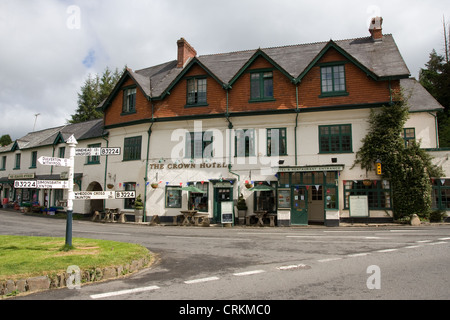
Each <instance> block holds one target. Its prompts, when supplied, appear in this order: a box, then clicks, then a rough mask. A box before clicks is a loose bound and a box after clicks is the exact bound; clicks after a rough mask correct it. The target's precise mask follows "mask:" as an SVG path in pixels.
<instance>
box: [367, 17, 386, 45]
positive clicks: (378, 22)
mask: <svg viewBox="0 0 450 320" xmlns="http://www.w3.org/2000/svg"><path fill="white" fill-rule="evenodd" d="M382 25H383V18H382V17H374V18H372V21H371V22H370V27H369V32H370V34H371V35H372V39H373V40H375V41H381V40H382V39H383V28H382Z"/></svg>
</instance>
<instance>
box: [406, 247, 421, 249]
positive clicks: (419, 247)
mask: <svg viewBox="0 0 450 320" xmlns="http://www.w3.org/2000/svg"><path fill="white" fill-rule="evenodd" d="M420 247H421V246H406V247H404V248H406V249H414V248H420Z"/></svg>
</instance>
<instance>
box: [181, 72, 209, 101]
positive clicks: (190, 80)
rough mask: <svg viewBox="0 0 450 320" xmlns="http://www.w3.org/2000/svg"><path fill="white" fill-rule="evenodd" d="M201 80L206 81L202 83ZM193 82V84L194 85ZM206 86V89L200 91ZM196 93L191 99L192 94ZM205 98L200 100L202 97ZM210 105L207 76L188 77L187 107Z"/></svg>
mask: <svg viewBox="0 0 450 320" xmlns="http://www.w3.org/2000/svg"><path fill="white" fill-rule="evenodd" d="M200 81H202V82H203V81H204V84H201V85H200V83H199V82H200ZM192 84H193V85H192ZM201 88H204V91H200V89H201ZM192 94H193V95H194V99H193V100H192V99H191V95H192ZM203 94H204V99H201V100H200V97H203ZM200 106H208V78H207V77H206V76H196V77H190V78H187V79H186V105H185V108H189V107H200Z"/></svg>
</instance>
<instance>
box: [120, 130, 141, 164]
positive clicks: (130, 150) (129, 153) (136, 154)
mask: <svg viewBox="0 0 450 320" xmlns="http://www.w3.org/2000/svg"><path fill="white" fill-rule="evenodd" d="M133 139H135V140H136V142H134V143H132V141H133ZM134 148H136V150H134ZM141 156H142V136H135V137H127V138H124V141H123V161H135V160H141Z"/></svg>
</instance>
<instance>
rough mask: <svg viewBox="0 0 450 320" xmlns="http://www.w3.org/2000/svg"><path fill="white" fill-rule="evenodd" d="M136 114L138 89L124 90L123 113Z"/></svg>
mask: <svg viewBox="0 0 450 320" xmlns="http://www.w3.org/2000/svg"><path fill="white" fill-rule="evenodd" d="M134 112H136V87H131V88H125V89H124V90H123V107H122V113H134Z"/></svg>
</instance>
